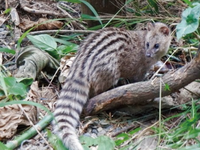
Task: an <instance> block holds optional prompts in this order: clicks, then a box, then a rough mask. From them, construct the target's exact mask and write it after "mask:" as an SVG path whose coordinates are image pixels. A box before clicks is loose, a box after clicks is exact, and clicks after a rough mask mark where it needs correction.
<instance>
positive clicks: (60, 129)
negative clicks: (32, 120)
mask: <svg viewBox="0 0 200 150" xmlns="http://www.w3.org/2000/svg"><path fill="white" fill-rule="evenodd" d="M170 41H171V35H170V30H169V28H168V27H167V26H166V25H165V24H163V23H155V24H151V23H149V24H147V30H144V31H127V30H123V29H117V28H105V29H102V30H99V31H97V32H95V33H93V34H91V35H89V37H88V38H86V40H85V41H84V42H83V43H82V44H81V45H80V48H79V51H78V53H77V55H76V58H75V60H74V63H73V65H72V67H71V69H70V72H69V75H68V77H67V80H66V83H65V85H64V87H63V89H62V91H61V93H60V96H59V99H58V102H57V106H56V110H55V112H54V115H55V122H56V123H55V124H54V131H55V132H56V133H57V134H58V136H59V137H60V138H61V139H62V140H63V143H64V144H65V145H66V147H68V148H69V150H83V148H82V146H81V144H80V143H79V140H78V137H77V135H76V127H77V126H78V124H79V117H80V114H81V112H82V109H83V107H84V104H85V103H86V102H87V100H88V98H89V97H90V96H94V95H97V94H99V93H102V92H104V91H106V90H108V89H109V88H110V87H112V86H113V85H115V84H116V83H117V82H118V79H119V78H126V79H129V80H130V81H132V82H136V81H141V80H143V78H144V76H145V74H146V73H147V72H148V70H149V69H150V67H151V66H152V65H153V64H155V63H156V62H157V61H158V60H160V58H161V57H162V56H163V55H165V54H166V53H167V51H168V48H169V45H170Z"/></svg>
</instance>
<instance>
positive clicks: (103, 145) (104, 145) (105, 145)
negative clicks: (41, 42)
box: [95, 136, 115, 150]
mask: <svg viewBox="0 0 200 150" xmlns="http://www.w3.org/2000/svg"><path fill="white" fill-rule="evenodd" d="M95 140H97V142H98V150H106V149H107V150H114V148H115V142H114V141H113V140H112V139H110V138H109V137H107V136H100V137H98V138H97V139H95Z"/></svg>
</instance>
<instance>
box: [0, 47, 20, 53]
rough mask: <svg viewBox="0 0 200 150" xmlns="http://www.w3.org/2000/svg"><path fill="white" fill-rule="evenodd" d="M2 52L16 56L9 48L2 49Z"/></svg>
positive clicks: (0, 50)
mask: <svg viewBox="0 0 200 150" xmlns="http://www.w3.org/2000/svg"><path fill="white" fill-rule="evenodd" d="M0 52H5V53H10V54H13V55H14V54H15V53H16V52H15V50H13V49H9V48H0Z"/></svg>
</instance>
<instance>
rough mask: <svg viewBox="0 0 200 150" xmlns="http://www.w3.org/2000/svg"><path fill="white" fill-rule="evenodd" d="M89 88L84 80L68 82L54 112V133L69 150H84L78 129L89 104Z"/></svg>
mask: <svg viewBox="0 0 200 150" xmlns="http://www.w3.org/2000/svg"><path fill="white" fill-rule="evenodd" d="M88 95H89V86H88V85H87V82H86V80H85V82H84V80H83V79H78V80H77V79H70V80H67V81H66V83H65V85H64V87H63V89H62V91H61V93H60V96H59V99H58V101H57V104H56V109H55V112H54V117H55V119H54V122H53V127H54V131H53V132H54V133H56V134H57V135H58V137H59V138H60V139H61V140H62V141H63V143H64V145H65V146H66V147H67V148H69V150H83V147H82V146H81V144H80V142H79V140H78V136H77V135H76V127H77V126H78V125H79V121H80V114H81V112H82V109H83V106H84V105H85V103H86V102H87V99H88Z"/></svg>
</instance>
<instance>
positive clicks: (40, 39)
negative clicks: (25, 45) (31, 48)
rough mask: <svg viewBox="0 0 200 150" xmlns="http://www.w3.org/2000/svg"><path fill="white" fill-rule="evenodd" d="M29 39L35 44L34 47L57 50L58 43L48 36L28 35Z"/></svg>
mask: <svg viewBox="0 0 200 150" xmlns="http://www.w3.org/2000/svg"><path fill="white" fill-rule="evenodd" d="M27 38H28V39H29V40H30V41H31V42H32V43H33V45H35V46H36V47H38V48H40V49H42V50H47V51H54V50H55V49H56V48H57V43H56V42H55V40H54V38H53V37H51V36H50V35H48V34H41V35H35V36H32V35H27Z"/></svg>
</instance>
